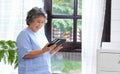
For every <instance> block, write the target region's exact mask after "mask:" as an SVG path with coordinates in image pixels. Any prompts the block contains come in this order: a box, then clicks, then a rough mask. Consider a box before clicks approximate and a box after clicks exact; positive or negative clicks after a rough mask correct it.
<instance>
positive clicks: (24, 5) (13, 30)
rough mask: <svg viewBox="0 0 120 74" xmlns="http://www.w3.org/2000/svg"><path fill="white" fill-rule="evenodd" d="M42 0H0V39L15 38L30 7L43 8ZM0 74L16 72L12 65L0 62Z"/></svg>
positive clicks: (24, 25) (15, 73)
mask: <svg viewBox="0 0 120 74" xmlns="http://www.w3.org/2000/svg"><path fill="white" fill-rule="evenodd" d="M43 5H44V3H43V0H0V40H16V37H17V35H18V34H19V32H20V31H21V30H22V29H23V28H25V27H26V26H27V25H26V22H25V17H26V15H27V12H28V10H30V9H31V8H32V7H36V6H37V7H41V8H43ZM0 74H18V73H17V69H15V70H14V68H13V66H11V65H8V64H4V62H0Z"/></svg>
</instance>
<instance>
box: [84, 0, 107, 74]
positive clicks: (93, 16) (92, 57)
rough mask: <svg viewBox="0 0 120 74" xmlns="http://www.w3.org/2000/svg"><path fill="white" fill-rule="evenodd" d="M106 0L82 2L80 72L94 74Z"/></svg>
mask: <svg viewBox="0 0 120 74" xmlns="http://www.w3.org/2000/svg"><path fill="white" fill-rule="evenodd" d="M105 6H106V0H83V2H82V74H96V70H97V69H96V68H97V65H96V64H97V63H96V62H97V61H96V60H97V59H96V58H97V49H99V48H100V44H101V38H102V32H103V25H104V17H105Z"/></svg>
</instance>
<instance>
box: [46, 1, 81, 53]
mask: <svg viewBox="0 0 120 74" xmlns="http://www.w3.org/2000/svg"><path fill="white" fill-rule="evenodd" d="M81 3H82V0H45V4H44V5H45V10H46V12H47V14H48V23H47V24H46V33H47V34H48V35H47V36H48V37H49V38H50V40H53V39H55V38H65V39H66V40H67V42H66V43H65V44H64V48H63V50H62V51H80V49H81V26H82V25H81V22H82V20H81V19H82V9H81V8H82V5H81Z"/></svg>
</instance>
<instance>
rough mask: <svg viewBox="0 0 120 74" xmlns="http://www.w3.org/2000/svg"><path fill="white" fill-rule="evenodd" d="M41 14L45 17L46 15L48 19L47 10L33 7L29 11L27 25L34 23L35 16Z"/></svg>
mask: <svg viewBox="0 0 120 74" xmlns="http://www.w3.org/2000/svg"><path fill="white" fill-rule="evenodd" d="M40 16H43V17H45V18H46V19H47V14H46V12H45V11H44V10H43V9H42V8H38V7H33V8H32V9H31V10H30V11H28V13H27V17H26V23H27V25H30V23H32V22H33V21H34V19H35V18H38V17H40ZM46 21H47V20H46Z"/></svg>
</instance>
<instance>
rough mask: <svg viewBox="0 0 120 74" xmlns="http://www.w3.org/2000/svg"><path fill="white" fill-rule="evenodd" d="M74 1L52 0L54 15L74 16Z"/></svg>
mask: <svg viewBox="0 0 120 74" xmlns="http://www.w3.org/2000/svg"><path fill="white" fill-rule="evenodd" d="M73 10H74V0H52V13H53V14H54V15H61V14H63V15H64V14H67V15H69V14H73Z"/></svg>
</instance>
